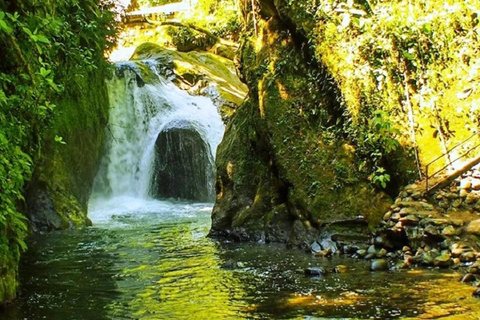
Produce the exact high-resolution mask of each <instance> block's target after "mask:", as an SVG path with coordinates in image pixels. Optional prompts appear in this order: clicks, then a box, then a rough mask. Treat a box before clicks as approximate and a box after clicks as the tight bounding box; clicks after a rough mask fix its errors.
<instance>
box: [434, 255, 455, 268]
mask: <svg viewBox="0 0 480 320" xmlns="http://www.w3.org/2000/svg"><path fill="white" fill-rule="evenodd" d="M452 264H453V260H452V256H451V255H450V254H449V253H442V254H441V255H439V256H437V257H435V259H433V265H434V266H435V267H440V268H448V267H450V266H451V265H452Z"/></svg>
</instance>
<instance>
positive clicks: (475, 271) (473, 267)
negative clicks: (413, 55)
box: [468, 262, 480, 274]
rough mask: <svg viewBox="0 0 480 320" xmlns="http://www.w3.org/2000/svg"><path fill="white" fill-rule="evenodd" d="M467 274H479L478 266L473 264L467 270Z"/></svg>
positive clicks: (479, 266) (476, 263) (479, 267)
mask: <svg viewBox="0 0 480 320" xmlns="http://www.w3.org/2000/svg"><path fill="white" fill-rule="evenodd" d="M468 273H473V274H480V265H479V264H478V262H475V263H474V264H472V265H471V266H470V268H468Z"/></svg>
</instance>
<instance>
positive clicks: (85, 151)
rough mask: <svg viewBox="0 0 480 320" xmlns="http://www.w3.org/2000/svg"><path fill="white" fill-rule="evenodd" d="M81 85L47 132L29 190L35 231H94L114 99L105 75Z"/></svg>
mask: <svg viewBox="0 0 480 320" xmlns="http://www.w3.org/2000/svg"><path fill="white" fill-rule="evenodd" d="M76 85H77V86H76V87H75V88H72V89H71V90H68V91H67V94H66V95H65V97H64V98H62V99H61V100H60V101H58V102H57V105H58V108H59V109H61V111H60V112H59V113H58V115H57V117H56V118H55V120H54V123H53V126H52V128H50V130H47V131H46V132H45V137H43V139H42V141H43V146H42V149H41V150H40V151H39V155H38V160H37V161H36V163H35V168H34V173H33V178H32V180H31V181H30V182H29V183H28V185H27V188H26V197H25V199H26V210H25V211H26V215H27V217H28V219H29V220H30V226H31V228H32V230H33V231H51V230H58V229H66V228H69V227H80V226H85V225H91V221H90V220H89V219H88V217H87V204H88V199H89V196H90V192H91V189H92V186H93V179H94V178H95V174H96V173H97V170H98V167H99V161H100V156H101V152H102V149H103V143H104V138H105V127H106V124H107V118H108V94H107V88H106V84H105V79H104V75H103V74H99V73H96V72H92V73H91V74H90V76H89V77H88V79H79V80H78V81H77V82H76ZM55 136H60V137H61V138H62V141H61V142H60V141H56V140H55ZM57 139H58V138H57Z"/></svg>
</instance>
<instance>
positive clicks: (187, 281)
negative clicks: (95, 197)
mask: <svg viewBox="0 0 480 320" xmlns="http://www.w3.org/2000/svg"><path fill="white" fill-rule="evenodd" d="M210 212H211V205H210V204H201V203H173V202H167V201H136V200H134V199H130V200H128V201H127V200H125V199H123V200H118V199H116V200H112V201H111V202H104V203H103V204H102V205H99V206H96V207H95V208H94V210H93V211H92V212H91V217H92V220H93V221H94V223H95V226H94V227H91V228H84V229H81V230H67V231H60V232H53V233H49V234H41V235H33V236H32V237H31V238H30V240H29V250H28V252H27V253H26V254H24V257H23V261H22V263H21V270H20V272H21V289H20V293H19V297H18V299H17V300H16V301H15V302H14V303H13V304H11V305H10V306H9V307H8V308H7V309H6V310H3V311H1V312H0V319H5V320H14V319H15V320H17V319H394V318H402V319H405V318H411V319H480V301H478V300H475V299H474V298H472V297H471V293H472V291H473V289H472V287H470V286H468V285H464V284H461V283H459V282H458V278H459V277H460V274H456V273H455V272H452V271H440V270H410V271H401V272H377V273H372V272H369V271H368V265H367V263H366V262H365V261H361V260H354V259H346V258H340V257H336V258H332V259H324V258H316V257H312V256H311V255H309V254H306V253H305V252H303V251H299V250H291V249H286V248H285V247H284V246H282V245H273V244H258V243H253V244H252V243H222V242H219V241H216V240H213V239H210V238H207V237H206V235H207V233H208V229H209V226H210ZM232 260H234V261H237V262H238V267H237V268H234V269H232V268H229V265H231V263H230V262H231V261H232ZM339 264H342V265H347V266H349V271H348V272H347V273H343V274H335V273H329V274H328V275H326V276H325V277H323V278H307V277H305V276H304V273H303V269H304V268H306V267H309V266H322V267H324V268H325V269H327V270H332V269H333V268H334V267H335V266H336V265H339Z"/></svg>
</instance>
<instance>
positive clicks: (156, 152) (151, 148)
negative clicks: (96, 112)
mask: <svg viewBox="0 0 480 320" xmlns="http://www.w3.org/2000/svg"><path fill="white" fill-rule="evenodd" d="M158 68H159V66H158V64H157V63H156V61H141V62H139V61H135V62H121V63H117V69H116V72H115V76H114V78H113V79H112V80H110V81H109V98H110V104H111V106H110V122H109V126H108V131H109V133H108V136H109V137H108V143H107V151H106V153H105V156H104V158H103V160H102V164H101V168H100V170H99V173H98V175H97V177H96V180H95V185H94V191H93V194H92V199H91V201H90V207H91V210H90V212H91V213H92V212H93V213H94V212H95V208H98V206H99V205H100V206H102V204H104V205H105V203H106V201H108V200H110V202H111V203H112V201H113V203H118V202H119V199H123V200H122V201H123V202H125V199H129V200H128V201H129V202H130V204H131V203H132V202H139V201H140V202H142V201H145V200H150V199H152V198H158V197H161V196H162V195H165V197H172V198H187V199H190V200H198V201H206V200H213V198H212V197H213V189H214V187H213V184H214V181H213V178H212V177H213V171H212V170H213V168H214V166H213V161H214V157H213V155H215V152H216V149H217V146H218V144H219V143H220V141H221V139H222V136H223V132H224V124H223V122H222V120H221V117H220V115H219V113H218V111H217V107H216V106H215V105H214V104H213V102H212V101H211V99H209V98H207V97H203V96H192V95H190V94H188V93H187V92H186V91H184V90H181V89H179V88H178V87H176V86H175V85H174V84H173V83H172V82H171V81H169V80H168V79H165V78H163V77H162V76H160V74H159V72H158ZM147 78H148V79H147ZM147 80H148V81H147ZM186 128H188V130H189V132H191V133H192V134H193V135H195V136H196V137H197V139H196V140H194V141H192V140H191V139H190V140H189V141H187V142H184V141H181V140H180V141H175V142H174V141H172V138H171V137H172V134H171V133H172V132H175V130H177V131H178V130H185V129H186ZM169 133H170V134H169ZM190 136H191V135H190ZM162 137H163V140H165V137H167V138H169V140H168V141H167V143H166V142H163V147H164V148H165V150H161V149H159V146H161V145H162V143H159V142H158V140H162ZM180 139H182V138H181V137H180ZM198 144H200V145H203V148H192V147H195V146H196V145H198ZM192 149H198V150H199V152H201V153H203V154H194V151H192ZM179 150H180V151H179ZM174 152H177V153H178V152H184V153H185V154H182V155H180V156H178V159H180V160H178V161H175V159H173V160H172V159H171V157H170V158H169V153H174ZM189 152H190V153H189ZM187 157H192V158H194V159H193V160H195V159H198V158H204V159H206V160H205V161H203V162H198V161H193V160H192V161H190V162H188V161H184V160H185V159H186V158H187ZM159 159H160V160H159ZM161 159H170V163H169V164H168V165H170V167H168V166H167V164H165V163H162V161H161ZM181 159H184V160H181ZM172 161H173V162H178V163H177V164H174V165H177V166H189V165H194V164H195V163H198V164H199V165H202V166H205V168H194V169H192V170H190V168H186V167H183V168H180V169H178V170H174V169H175V168H174V169H172V168H171V166H172ZM164 162H165V161H164ZM162 170H163V171H162ZM165 170H169V172H167V173H166V172H165ZM182 172H186V175H187V176H183V177H182V176H180V175H181V174H182ZM159 173H160V174H159ZM175 175H176V176H175ZM201 175H203V177H200V178H198V177H199V176H201ZM162 177H163V178H164V179H166V178H165V177H170V181H167V180H165V181H161V180H162ZM175 179H178V181H180V182H181V181H183V183H185V184H189V188H194V187H196V188H197V189H198V188H199V189H207V190H204V192H200V191H198V192H196V193H195V192H193V193H192V192H191V193H182V192H180V193H178V194H175V192H173V193H172V192H164V193H163V194H162V193H160V194H158V190H159V189H162V190H169V186H168V185H165V184H168V183H170V184H173V182H175ZM192 179H197V180H198V181H191V180H192ZM159 180H160V181H159ZM172 181H173V182H172ZM162 183H164V185H162ZM159 185H161V186H162V188H159V187H158V186H159ZM172 188H173V186H172ZM177 188H178V186H177ZM185 194H187V195H192V196H191V197H188V196H184V195H185ZM196 195H200V196H196ZM112 199H114V200H112ZM92 209H93V210H92ZM94 218H95V217H93V219H94ZM94 220H95V219H94Z"/></svg>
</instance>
